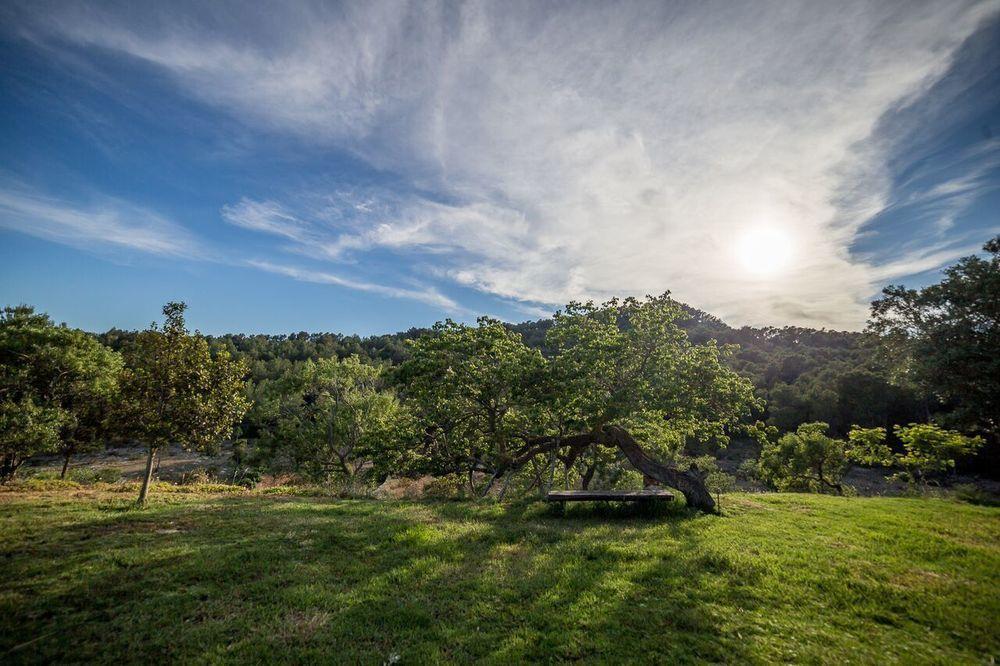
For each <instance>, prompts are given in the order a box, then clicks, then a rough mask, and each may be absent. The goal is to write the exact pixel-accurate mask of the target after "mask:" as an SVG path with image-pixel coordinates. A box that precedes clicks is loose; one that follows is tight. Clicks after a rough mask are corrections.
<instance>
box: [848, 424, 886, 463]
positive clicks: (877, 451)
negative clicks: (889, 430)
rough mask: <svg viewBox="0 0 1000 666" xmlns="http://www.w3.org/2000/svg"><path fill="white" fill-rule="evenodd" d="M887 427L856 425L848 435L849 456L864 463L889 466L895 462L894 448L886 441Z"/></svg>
mask: <svg viewBox="0 0 1000 666" xmlns="http://www.w3.org/2000/svg"><path fill="white" fill-rule="evenodd" d="M885 435H886V433H885V428H859V427H857V426H855V427H854V428H851V431H850V432H849V433H848V435H847V441H848V442H849V444H850V446H849V447H848V450H847V454H848V457H849V458H850V459H851V460H853V461H855V462H857V463H860V464H862V465H868V466H874V465H882V466H888V465H891V464H892V463H893V457H892V449H890V448H889V447H888V446H887V445H886V443H885Z"/></svg>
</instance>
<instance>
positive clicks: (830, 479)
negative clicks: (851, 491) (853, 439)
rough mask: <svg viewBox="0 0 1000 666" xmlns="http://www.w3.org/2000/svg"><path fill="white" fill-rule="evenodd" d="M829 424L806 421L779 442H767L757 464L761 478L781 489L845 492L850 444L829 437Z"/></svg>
mask: <svg viewBox="0 0 1000 666" xmlns="http://www.w3.org/2000/svg"><path fill="white" fill-rule="evenodd" d="M828 428H829V426H828V425H827V424H825V423H822V422H815V423H803V424H802V425H800V426H799V427H798V429H797V430H796V431H795V432H794V433H787V434H785V435H783V436H782V437H781V438H780V439H779V440H778V441H777V442H765V444H764V447H763V449H762V450H761V452H760V461H759V462H758V464H757V474H758V476H759V478H760V479H761V480H762V481H764V482H765V483H767V484H769V485H771V486H773V487H775V488H777V489H778V490H800V491H808V492H823V491H828V490H833V491H836V492H837V493H838V494H843V492H844V487H843V486H842V485H841V483H840V480H841V478H843V475H844V472H845V471H846V469H847V446H846V444H845V442H844V441H843V440H840V439H834V438H832V437H828V436H827V435H826V431H827V429H828Z"/></svg>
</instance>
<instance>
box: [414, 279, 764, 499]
mask: <svg viewBox="0 0 1000 666" xmlns="http://www.w3.org/2000/svg"><path fill="white" fill-rule="evenodd" d="M681 316H682V312H681V309H680V308H679V307H678V305H677V304H676V303H675V302H674V301H672V300H671V299H670V298H669V297H668V296H666V295H664V296H660V297H655V298H654V297H649V298H647V299H645V300H643V301H640V300H637V299H631V298H630V299H625V300H622V301H619V300H611V301H608V302H607V303H604V304H601V305H597V304H594V303H570V304H569V305H567V306H566V308H565V309H564V310H562V311H560V312H558V313H556V315H555V317H554V319H553V323H552V325H551V326H550V327H549V328H548V330H547V333H546V337H545V342H544V348H545V349H546V350H547V354H548V355H547V356H543V355H542V354H541V353H539V352H538V351H536V350H532V349H530V348H528V347H527V346H526V345H525V344H524V342H523V341H522V340H521V337H520V335H519V334H518V333H516V332H513V331H512V330H511V329H510V328H509V327H507V326H504V325H503V324H501V323H500V322H498V321H495V320H492V319H487V318H484V319H480V320H479V322H478V325H477V326H475V327H470V326H465V325H461V324H456V323H454V322H450V321H449V322H445V323H443V324H439V325H437V326H436V327H435V328H434V330H433V331H432V333H431V334H429V335H426V336H424V337H421V338H419V339H417V340H416V341H414V342H413V343H412V345H411V350H410V351H411V357H410V359H409V360H408V361H407V362H406V363H405V364H404V365H403V367H402V369H401V372H400V375H399V376H400V380H401V381H402V382H403V383H404V385H405V387H406V395H407V398H408V400H409V401H410V402H411V404H413V406H414V410H415V412H416V413H417V414H418V415H419V418H420V420H421V423H422V428H423V431H424V433H425V438H424V445H425V449H424V450H425V451H426V452H427V458H428V460H430V461H432V469H433V470H434V471H435V472H437V473H444V472H460V471H463V470H464V471H465V472H466V473H467V474H468V476H469V479H470V482H471V480H472V479H473V474H474V473H475V472H484V473H485V474H486V475H487V476H486V478H487V480H488V481H487V484H486V489H488V488H489V487H490V484H492V482H493V481H494V480H496V479H497V478H498V477H499V476H503V475H508V476H506V477H505V482H504V488H507V487H509V483H510V478H509V473H510V472H512V471H515V472H516V471H517V470H519V469H521V468H522V467H524V466H525V465H530V468H531V470H532V472H531V473H532V475H533V479H534V481H533V484H534V485H539V486H542V487H543V486H546V485H551V484H552V483H553V482H554V480H555V475H556V460H557V458H558V459H560V460H562V462H563V463H564V465H565V469H564V472H563V480H564V482H565V483H567V484H568V483H569V482H570V477H571V476H573V477H575V478H576V479H578V480H579V482H580V483H581V484H582V485H584V486H586V485H587V484H589V483H590V482H591V481H593V480H595V479H596V480H598V481H599V482H601V483H602V484H606V485H614V484H616V483H617V482H618V481H619V480H620V479H622V478H623V474H624V473H625V470H626V469H627V467H624V466H623V465H622V456H621V455H620V454H619V453H618V451H617V449H615V450H611V451H608V450H602V449H600V448H598V447H596V445H593V444H592V445H590V446H589V448H588V450H586V451H584V450H582V449H581V448H580V447H581V446H587V445H586V444H583V445H577V448H576V449H572V450H571V451H570V452H569V453H567V454H565V455H562V454H560V455H557V454H556V453H555V452H550V451H549V452H545V451H538V453H535V454H534V455H541V454H542V453H547V455H548V457H547V458H544V456H543V458H544V459H539V460H533V459H532V456H533V451H534V450H535V449H533V447H534V446H535V445H536V443H537V442H546V443H551V444H554V445H555V446H556V447H557V448H558V447H559V446H561V443H562V442H563V441H564V440H566V439H567V438H576V439H575V440H574V441H577V442H579V441H583V439H585V438H586V437H587V436H588V435H589V434H591V433H599V432H601V431H602V429H603V428H604V427H605V426H611V425H615V426H618V427H622V428H626V429H628V430H630V431H633V432H635V433H636V434H637V435H638V436H639V437H640V438H641V439H642V440H643V442H644V443H645V444H649V445H650V446H651V448H652V450H653V452H654V453H655V454H657V455H658V456H659V457H661V458H664V459H667V460H668V461H673V462H676V461H677V460H678V459H679V458H681V457H683V452H682V450H683V448H684V445H685V442H687V441H688V440H691V441H695V442H713V443H716V444H719V445H725V444H726V443H727V442H728V438H729V436H730V434H731V432H733V431H734V430H737V429H740V428H742V422H743V420H744V419H745V418H746V417H747V416H749V415H750V413H751V412H752V410H753V409H755V408H759V406H760V405H759V403H758V401H757V400H756V399H755V397H754V395H753V387H752V385H751V384H750V383H749V382H748V381H747V380H745V379H744V378H742V377H740V376H739V375H738V374H737V373H736V372H735V371H733V370H732V369H731V368H729V367H728V366H727V365H726V364H725V359H726V358H727V357H728V356H729V355H730V354H731V353H732V351H733V350H732V349H731V348H726V347H719V346H718V345H716V344H715V343H714V342H712V341H709V342H706V343H704V344H700V345H696V344H693V343H691V341H690V340H688V338H687V336H686V334H685V333H684V331H683V330H682V329H680V328H679V327H678V326H677V324H676V320H677V319H678V318H679V317H681ZM574 465H576V466H579V470H578V471H577V472H576V473H575V474H571V467H573V466H574ZM544 470H547V471H544ZM546 478H547V480H546ZM515 485H517V484H515ZM530 487H531V484H529V488H530Z"/></svg>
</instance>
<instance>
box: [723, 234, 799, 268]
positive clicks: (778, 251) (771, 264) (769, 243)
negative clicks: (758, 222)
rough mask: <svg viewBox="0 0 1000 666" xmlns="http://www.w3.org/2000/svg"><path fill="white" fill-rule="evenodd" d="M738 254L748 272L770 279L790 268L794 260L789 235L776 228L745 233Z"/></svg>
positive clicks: (737, 250) (738, 247)
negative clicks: (790, 263) (791, 260)
mask: <svg viewBox="0 0 1000 666" xmlns="http://www.w3.org/2000/svg"><path fill="white" fill-rule="evenodd" d="M736 252H737V255H738V256H739V259H740V263H741V264H742V265H743V268H745V269H746V270H747V271H749V272H751V273H753V274H754V275H758V276H762V277H770V276H774V275H777V274H778V273H780V272H781V271H782V270H784V269H785V268H786V267H787V266H788V263H789V261H790V259H791V258H792V240H791V238H790V237H789V236H788V234H786V233H785V232H783V231H781V230H779V229H776V228H774V227H758V228H755V229H749V230H747V231H746V232H744V233H743V235H742V236H741V237H740V239H739V241H738V244H737V246H736Z"/></svg>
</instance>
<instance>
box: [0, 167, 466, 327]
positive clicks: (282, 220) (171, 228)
mask: <svg viewBox="0 0 1000 666" xmlns="http://www.w3.org/2000/svg"><path fill="white" fill-rule="evenodd" d="M224 215H225V216H226V218H227V219H228V220H229V221H230V222H232V223H234V224H237V225H239V226H242V227H246V228H250V229H254V230H257V231H263V232H267V233H271V234H277V235H279V236H283V237H286V238H289V239H292V240H296V241H300V242H305V238H306V237H305V236H304V235H301V234H298V233H295V230H296V229H299V230H300V231H302V233H303V234H304V233H306V231H305V225H304V223H300V222H297V221H296V220H295V218H293V217H291V216H290V215H288V214H287V213H285V212H283V211H282V209H280V208H278V207H277V206H276V205H273V204H267V203H266V202H265V203H259V202H252V201H246V200H245V201H242V202H240V203H239V204H238V205H236V206H233V207H227V209H226V210H225V211H224ZM0 228H5V229H10V230H13V231H18V232H21V233H25V234H28V235H31V236H36V237H39V238H44V239H46V240H49V241H53V242H57V243H62V244H64V245H71V246H73V247H77V248H81V249H85V250H91V251H97V252H106V251H114V250H125V251H130V252H138V253H142V254H152V255H157V256H162V257H170V258H181V259H189V260H195V261H209V262H213V263H221V264H231V265H238V266H249V267H251V268H255V269H257V270H262V271H265V272H268V273H273V274H277V275H284V276H286V277H289V278H292V279H295V280H299V281H302V282H312V283H316V284H329V285H334V286H338V287H344V288H346V289H352V290H356V291H363V292H367V293H373V294H379V295H382V296H386V297H389V298H401V299H407V300H413V301H417V302H420V303H425V304H427V305H431V306H433V307H436V308H440V309H442V310H445V311H447V312H452V313H465V312H466V311H465V310H464V309H463V308H462V307H461V306H460V305H459V304H458V303H456V302H455V301H454V300H452V299H451V298H449V297H447V296H445V295H443V294H441V293H440V292H439V291H438V290H436V289H434V288H433V287H427V286H419V287H417V288H408V287H396V286H391V285H385V284H379V283H375V282H370V281H365V280H359V279H356V278H349V277H342V276H338V275H334V274H332V273H329V272H324V271H314V270H308V269H304V268H297V267H292V266H287V265H278V264H274V263H271V262H267V261H256V260H250V261H245V260H242V259H240V258H239V257H238V256H234V255H233V253H232V252H222V251H219V250H218V249H216V248H213V247H212V246H211V245H210V244H208V243H207V242H205V241H204V240H203V239H200V238H198V237H197V236H195V235H194V234H193V233H191V232H190V231H188V229H187V228H185V227H184V226H182V225H180V224H178V223H176V222H174V221H172V220H170V219H167V218H165V217H163V216H161V215H159V214H158V213H156V212H154V211H152V210H149V209H147V208H142V207H139V206H136V205H133V204H131V203H129V202H126V201H123V200H121V199H115V198H109V197H94V198H93V200H92V201H90V202H86V203H81V202H76V201H66V200H60V199H56V198H54V197H50V196H46V195H44V194H41V193H38V192H37V191H34V190H31V189H30V188H24V187H8V188H0Z"/></svg>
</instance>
